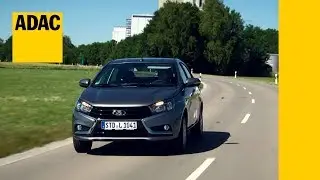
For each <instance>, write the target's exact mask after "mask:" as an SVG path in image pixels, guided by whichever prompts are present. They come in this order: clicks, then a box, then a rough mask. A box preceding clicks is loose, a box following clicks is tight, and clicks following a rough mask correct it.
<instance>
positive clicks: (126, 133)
mask: <svg viewBox="0 0 320 180" xmlns="http://www.w3.org/2000/svg"><path fill="white" fill-rule="evenodd" d="M72 119H73V123H72V130H73V136H74V138H75V139H78V140H83V141H114V140H147V141H163V140H171V139H174V138H176V137H178V134H179V129H180V125H181V123H180V122H181V114H180V113H177V111H170V112H165V113H160V114H157V115H153V116H150V117H147V118H144V119H129V120H123V119H95V118H93V117H90V116H88V115H86V114H83V113H81V112H77V111H74V112H73V117H72ZM109 120H110V121H136V122H137V124H138V128H137V129H136V130H112V131H110V130H109V131H108V130H103V129H101V128H100V127H101V121H109ZM77 125H81V126H82V128H81V130H78V129H77ZM164 125H169V126H170V129H169V130H167V131H165V130H164V129H163V126H164Z"/></svg>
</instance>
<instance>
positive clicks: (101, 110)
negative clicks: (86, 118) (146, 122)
mask: <svg viewBox="0 0 320 180" xmlns="http://www.w3.org/2000/svg"><path fill="white" fill-rule="evenodd" d="M113 110H123V111H125V112H126V114H125V115H124V116H116V115H113V114H112V111H113ZM89 115H90V116H91V117H94V118H100V119H143V118H146V117H148V116H151V115H152V114H151V110H150V109H149V107H147V106H143V107H93V108H92V110H91V112H90V114H89Z"/></svg>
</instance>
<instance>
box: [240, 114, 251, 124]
mask: <svg viewBox="0 0 320 180" xmlns="http://www.w3.org/2000/svg"><path fill="white" fill-rule="evenodd" d="M249 117H250V114H249V113H248V114H246V115H245V116H244V118H243V119H242V121H241V124H244V123H246V122H247V121H248V119H249Z"/></svg>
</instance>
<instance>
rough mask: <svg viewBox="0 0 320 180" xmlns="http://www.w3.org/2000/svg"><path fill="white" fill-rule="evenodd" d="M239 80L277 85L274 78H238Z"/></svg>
mask: <svg viewBox="0 0 320 180" xmlns="http://www.w3.org/2000/svg"><path fill="white" fill-rule="evenodd" d="M238 79H239V80H248V81H253V82H260V83H266V84H272V85H277V84H275V78H273V77H238ZM278 84H279V81H278Z"/></svg>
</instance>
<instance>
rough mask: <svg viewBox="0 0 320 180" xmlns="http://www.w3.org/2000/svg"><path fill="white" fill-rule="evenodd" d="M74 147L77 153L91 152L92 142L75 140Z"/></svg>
mask: <svg viewBox="0 0 320 180" xmlns="http://www.w3.org/2000/svg"><path fill="white" fill-rule="evenodd" d="M73 147H74V150H75V151H76V152H77V153H87V152H89V151H90V150H91V147H92V141H81V140H77V139H75V138H73Z"/></svg>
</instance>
